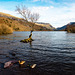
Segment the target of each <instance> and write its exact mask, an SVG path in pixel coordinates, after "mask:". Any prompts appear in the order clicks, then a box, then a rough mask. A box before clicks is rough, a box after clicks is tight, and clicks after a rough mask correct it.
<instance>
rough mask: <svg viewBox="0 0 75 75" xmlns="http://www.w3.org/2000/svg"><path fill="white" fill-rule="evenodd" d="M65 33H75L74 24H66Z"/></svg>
mask: <svg viewBox="0 0 75 75" xmlns="http://www.w3.org/2000/svg"><path fill="white" fill-rule="evenodd" d="M66 31H67V32H69V33H75V22H70V23H69V24H67V28H66Z"/></svg>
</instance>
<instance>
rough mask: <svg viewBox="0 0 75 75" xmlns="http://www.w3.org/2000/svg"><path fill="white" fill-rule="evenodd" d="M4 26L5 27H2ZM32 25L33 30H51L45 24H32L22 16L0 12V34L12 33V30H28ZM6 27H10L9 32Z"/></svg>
mask: <svg viewBox="0 0 75 75" xmlns="http://www.w3.org/2000/svg"><path fill="white" fill-rule="evenodd" d="M4 27H6V28H5V29H4ZM32 27H33V29H34V31H48V30H49V31H51V30H52V29H50V28H48V26H47V27H46V26H45V25H43V26H42V25H38V24H33V23H31V22H26V21H25V20H24V19H22V18H18V17H15V16H12V15H10V14H6V13H2V12H0V34H8V33H12V32H13V31H30V30H31V29H32ZM8 29H11V32H9V31H8ZM5 30H6V31H5Z"/></svg>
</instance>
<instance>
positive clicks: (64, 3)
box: [0, 0, 75, 28]
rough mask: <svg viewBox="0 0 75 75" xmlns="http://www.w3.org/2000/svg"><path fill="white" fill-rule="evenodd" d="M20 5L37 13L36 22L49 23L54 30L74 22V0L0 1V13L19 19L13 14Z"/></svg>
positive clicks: (15, 13)
mask: <svg viewBox="0 0 75 75" xmlns="http://www.w3.org/2000/svg"><path fill="white" fill-rule="evenodd" d="M20 4H23V5H25V6H26V7H28V8H29V9H30V10H31V11H32V12H34V13H39V15H40V18H39V20H38V22H45V23H50V24H51V25H52V26H53V27H55V28H57V27H61V26H64V25H66V24H68V23H69V22H75V0H0V12H3V13H7V14H11V15H13V16H17V17H21V15H19V14H18V13H17V12H15V9H16V6H17V5H20Z"/></svg>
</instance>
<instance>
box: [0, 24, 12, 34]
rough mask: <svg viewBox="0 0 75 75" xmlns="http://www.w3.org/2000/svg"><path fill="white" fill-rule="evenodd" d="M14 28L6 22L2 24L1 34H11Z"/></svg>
mask: <svg viewBox="0 0 75 75" xmlns="http://www.w3.org/2000/svg"><path fill="white" fill-rule="evenodd" d="M12 32H13V30H12V28H10V27H9V26H7V25H5V24H0V34H10V33H12Z"/></svg>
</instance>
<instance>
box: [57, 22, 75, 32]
mask: <svg viewBox="0 0 75 75" xmlns="http://www.w3.org/2000/svg"><path fill="white" fill-rule="evenodd" d="M56 30H57V31H67V32H73V33H75V22H70V23H68V24H67V25H64V26H62V27H59V28H57V29H56Z"/></svg>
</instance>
